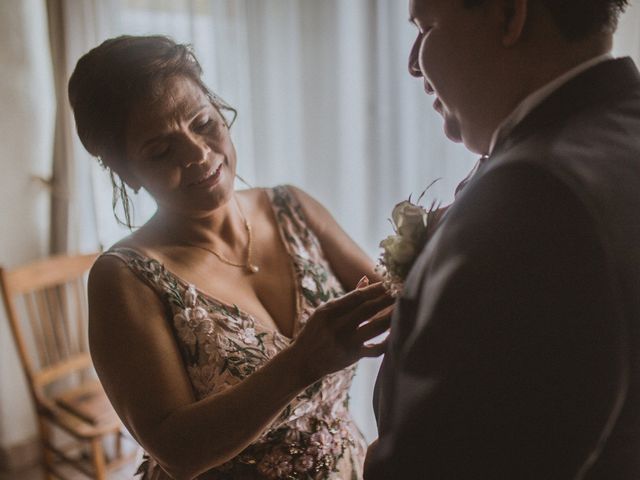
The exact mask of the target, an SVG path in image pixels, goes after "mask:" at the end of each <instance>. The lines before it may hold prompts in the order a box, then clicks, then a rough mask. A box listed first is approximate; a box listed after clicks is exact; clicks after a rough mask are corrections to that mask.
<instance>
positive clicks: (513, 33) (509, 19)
mask: <svg viewBox="0 0 640 480" xmlns="http://www.w3.org/2000/svg"><path fill="white" fill-rule="evenodd" d="M528 7H529V0H505V1H504V2H503V8H504V34H503V36H502V45H503V46H505V47H507V48H509V47H512V46H514V45H515V44H516V43H518V40H520V39H521V38H522V34H523V32H524V26H525V24H526V22H527V13H528Z"/></svg>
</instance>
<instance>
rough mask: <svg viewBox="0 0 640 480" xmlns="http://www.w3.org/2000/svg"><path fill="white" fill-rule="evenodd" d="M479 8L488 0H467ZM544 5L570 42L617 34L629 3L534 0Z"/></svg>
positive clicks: (469, 5) (469, 3)
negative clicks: (623, 13) (599, 34)
mask: <svg viewBox="0 0 640 480" xmlns="http://www.w3.org/2000/svg"><path fill="white" fill-rule="evenodd" d="M463 1H464V4H465V6H467V7H475V6H478V5H481V4H482V3H484V2H485V0H463ZM532 1H536V2H540V3H542V4H543V5H544V6H545V7H546V8H547V10H549V12H551V15H552V16H553V18H554V19H555V21H556V24H557V25H558V28H559V29H560V32H561V33H562V35H563V36H564V37H565V38H566V39H567V40H581V39H584V38H586V37H588V36H590V35H593V34H597V33H604V32H614V31H615V29H616V26H617V24H618V17H619V16H620V14H621V13H622V12H623V11H624V9H625V8H626V7H627V6H628V4H629V0H532Z"/></svg>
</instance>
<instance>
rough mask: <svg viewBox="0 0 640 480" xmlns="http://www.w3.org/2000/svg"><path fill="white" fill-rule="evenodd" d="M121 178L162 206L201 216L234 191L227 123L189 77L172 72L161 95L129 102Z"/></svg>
mask: <svg viewBox="0 0 640 480" xmlns="http://www.w3.org/2000/svg"><path fill="white" fill-rule="evenodd" d="M126 157H127V158H126V159H127V172H126V174H125V175H124V178H125V181H127V183H129V185H132V186H141V187H144V188H145V189H146V190H147V191H148V192H149V193H150V194H151V195H152V196H153V197H154V199H155V200H156V202H157V203H158V206H159V208H160V209H162V210H166V211H171V212H174V213H180V214H184V215H188V216H201V215H204V214H206V213H208V212H211V211H212V210H214V209H216V208H218V207H219V206H221V205H223V204H224V203H226V202H227V201H228V200H229V198H230V197H231V194H232V192H233V184H234V177H235V171H236V152H235V148H234V146H233V143H232V142H231V138H230V136H229V128H228V127H227V125H226V123H225V121H224V119H223V118H222V116H221V115H220V113H219V112H218V110H217V109H216V108H215V107H214V106H213V105H212V104H211V101H210V100H209V98H208V97H207V95H206V94H205V92H203V91H202V89H201V88H200V87H199V86H198V84H196V83H195V82H194V81H192V80H191V79H189V78H187V77H182V76H175V77H171V78H170V79H168V80H167V82H166V84H165V85H164V89H163V92H162V93H161V95H160V96H159V97H158V98H157V99H156V100H153V101H147V102H141V103H139V104H138V105H137V106H136V107H134V109H133V111H132V113H131V115H130V117H129V121H128V124H127V129H126Z"/></svg>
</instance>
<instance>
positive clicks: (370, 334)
mask: <svg viewBox="0 0 640 480" xmlns="http://www.w3.org/2000/svg"><path fill="white" fill-rule="evenodd" d="M393 307H394V306H393V305H390V306H388V307H387V308H385V309H384V310H382V311H380V312H379V313H377V314H376V315H375V316H374V317H373V318H372V319H371V320H369V321H368V322H366V323H363V324H362V325H360V327H358V330H357V331H356V337H355V339H356V341H357V342H358V344H359V345H361V344H363V343H364V342H366V341H367V340H371V339H372V338H375V337H377V336H378V335H381V334H383V333H384V332H386V331H387V330H388V329H389V326H390V325H391V315H392V314H393Z"/></svg>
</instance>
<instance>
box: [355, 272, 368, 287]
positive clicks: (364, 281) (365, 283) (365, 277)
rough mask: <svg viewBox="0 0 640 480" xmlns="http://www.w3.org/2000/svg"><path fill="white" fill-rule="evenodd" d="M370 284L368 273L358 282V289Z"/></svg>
mask: <svg viewBox="0 0 640 480" xmlns="http://www.w3.org/2000/svg"><path fill="white" fill-rule="evenodd" d="M368 285H369V277H367V276H366V275H365V276H364V277H362V278H361V279H360V281H359V282H358V284H357V285H356V289H358V288H364V287H366V286H368Z"/></svg>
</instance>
